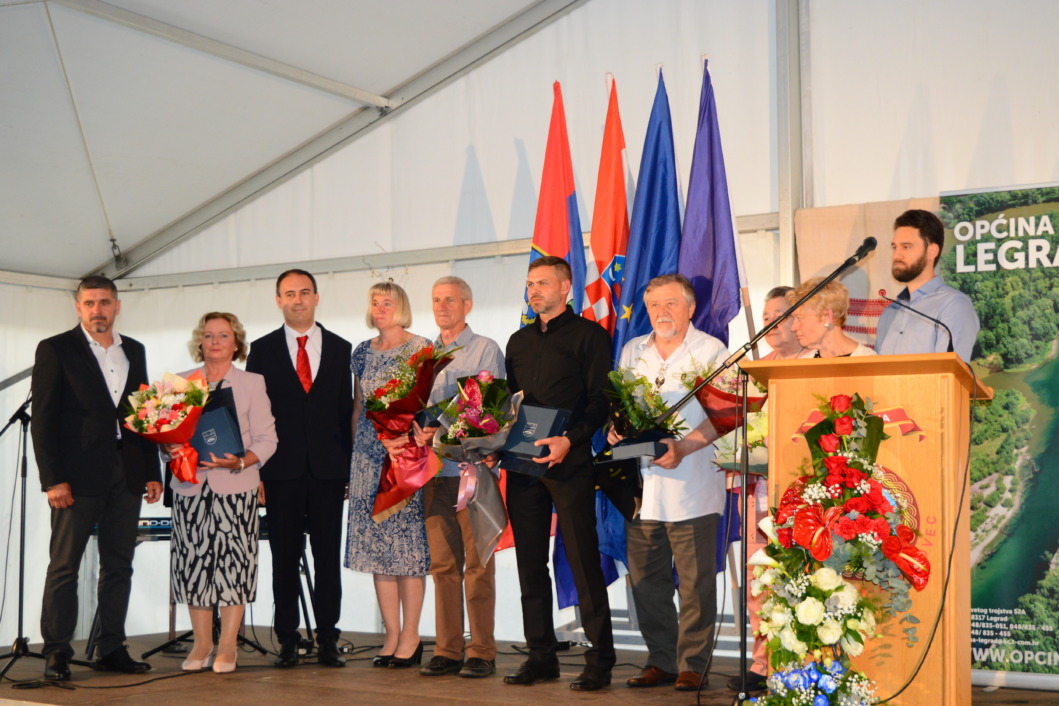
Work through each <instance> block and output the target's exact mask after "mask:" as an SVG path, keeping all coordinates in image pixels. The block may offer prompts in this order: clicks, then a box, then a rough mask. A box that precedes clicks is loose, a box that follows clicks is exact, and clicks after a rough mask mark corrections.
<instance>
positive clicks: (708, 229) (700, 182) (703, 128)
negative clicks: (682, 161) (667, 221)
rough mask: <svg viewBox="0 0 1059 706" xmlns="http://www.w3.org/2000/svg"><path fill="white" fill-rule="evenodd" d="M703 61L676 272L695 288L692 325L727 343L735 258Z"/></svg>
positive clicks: (735, 295)
mask: <svg viewBox="0 0 1059 706" xmlns="http://www.w3.org/2000/svg"><path fill="white" fill-rule="evenodd" d="M708 64H709V62H707V64H706V65H705V66H704V67H703V75H702V96H701V97H700V98H699V127H698V131H697V132H696V134H695V151H694V153H693V154H692V158H691V177H690V178H689V179H688V200H687V211H686V212H685V213H684V233H683V238H682V240H681V243H680V265H679V268H678V271H679V272H680V274H682V275H684V276H685V277H687V278H688V279H689V280H691V284H692V285H693V286H694V287H695V299H696V302H697V306H696V308H695V315H694V317H693V318H692V323H693V324H694V326H695V328H697V329H699V330H700V331H704V332H706V333H708V334H710V335H711V336H714V337H716V338H719V339H720V340H721V341H722V342H723V343H724V344H725V345H728V322H730V321H731V320H732V319H733V318H735V316H736V314H738V313H739V262H738V260H737V256H736V250H735V233H734V231H733V228H732V207H731V203H730V202H729V200H728V179H727V177H726V176H725V173H724V154H723V153H722V152H721V133H720V130H719V129H718V127H717V106H716V104H715V103H714V100H713V84H712V83H711V82H710V72H709V68H708ZM633 214H634V215H635V211H634V212H633Z"/></svg>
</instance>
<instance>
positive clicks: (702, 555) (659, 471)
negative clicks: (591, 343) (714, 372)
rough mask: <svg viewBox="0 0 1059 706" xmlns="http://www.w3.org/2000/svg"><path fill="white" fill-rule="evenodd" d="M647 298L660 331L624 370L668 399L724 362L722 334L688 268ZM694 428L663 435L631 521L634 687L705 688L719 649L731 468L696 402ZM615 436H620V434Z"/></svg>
mask: <svg viewBox="0 0 1059 706" xmlns="http://www.w3.org/2000/svg"><path fill="white" fill-rule="evenodd" d="M644 304H645V305H646V306H647V313H648V316H649V317H650V319H651V328H652V332H651V333H650V334H648V335H646V336H640V337H639V338H634V339H633V340H631V341H629V342H628V343H626V344H625V347H624V348H623V349H622V352H621V358H620V362H619V367H620V368H623V369H625V368H628V369H632V370H633V371H634V372H635V373H636V374H637V375H642V376H645V377H646V378H647V379H648V380H651V381H653V382H654V384H655V388H656V390H657V391H658V392H659V393H660V394H661V395H662V398H663V399H664V400H665V402H666V403H667V404H673V403H674V402H676V401H677V400H679V399H680V398H681V397H683V396H684V395H685V394H686V393H687V391H688V390H687V389H686V388H685V386H684V384H683V381H682V379H681V374H682V373H691V374H692V375H693V372H694V371H695V370H697V369H698V370H702V369H705V368H708V367H710V366H711V365H713V364H716V363H720V362H723V361H724V360H725V359H726V358H727V357H728V351H727V350H725V347H724V344H722V343H721V342H720V341H719V340H717V339H716V338H714V337H713V336H710V335H708V334H705V333H703V332H702V331H699V330H697V329H696V328H695V327H693V326H692V325H691V317H692V315H693V314H694V312H695V290H694V289H693V288H692V286H691V283H690V282H689V281H688V280H687V278H686V277H684V276H683V275H675V274H674V275H661V276H659V277H655V278H654V279H653V280H651V281H650V282H649V283H648V285H647V289H646V291H645V292H644ZM679 415H680V416H681V417H682V419H683V423H684V427H685V431H684V435H683V437H682V438H680V439H672V440H670V439H666V440H663V442H662V443H664V444H665V445H666V446H668V447H669V448H668V450H667V451H666V453H665V454H663V455H662V456H660V457H658V458H656V459H654V460H653V461H652V462H651V465H650V466H649V467H647V468H646V469H644V470H643V501H642V505H641V509H640V514H639V516H638V517H637V518H636V519H634V520H633V521H632V522H629V523H628V525H627V526H626V540H627V543H628V553H629V574H630V576H631V579H632V592H633V599H634V602H635V605H636V613H637V616H638V618H639V621H640V632H641V634H642V635H643V638H644V642H646V643H647V649H648V658H647V666H646V667H645V668H644V670H643V672H642V673H641V674H640V675H639V676H637V677H633V678H632V679H629V680H628V682H627V684H628V685H629V686H633V687H647V686H659V685H663V684H675V688H676V689H677V690H678V691H694V690H696V689H698V688H699V683H700V681H701V680H702V679H703V672H704V671H705V669H706V666H707V664H708V662H709V658H710V651H711V649H712V647H713V630H714V622H715V620H716V616H717V596H716V546H717V525H718V520H719V518H720V514H721V512H722V510H723V509H724V493H725V489H724V474H723V473H719V472H718V471H717V469H716V468H715V467H714V466H713V464H712V463H711V461H712V460H713V446H712V443H713V441H714V440H716V438H717V433H716V431H715V430H714V428H713V425H712V424H710V422H709V420H708V419H707V417H706V414H705V412H704V411H703V410H702V407H701V406H700V405H699V403H698V402H697V401H695V400H692V401H691V402H690V403H688V404H686V405H685V406H684V407H683V408H682V409H681V410H680V412H679ZM610 438H611V441H612V442H613V441H616V440H617V438H618V437H617V436H616V435H615V434H614V432H613V431H612V432H611V437H610ZM674 565H675V566H676V571H677V576H678V578H679V583H680V588H679V590H680V614H679V616H678V614H677V610H676V608H675V606H674V605H673V592H674V591H675V590H676V586H675V585H674V583H675V582H674V580H673V567H674Z"/></svg>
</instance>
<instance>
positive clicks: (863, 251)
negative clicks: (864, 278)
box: [853, 235, 879, 262]
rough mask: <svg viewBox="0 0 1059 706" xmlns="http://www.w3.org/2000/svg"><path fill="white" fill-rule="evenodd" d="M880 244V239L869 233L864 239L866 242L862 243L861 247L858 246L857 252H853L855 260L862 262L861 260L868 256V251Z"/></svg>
mask: <svg viewBox="0 0 1059 706" xmlns="http://www.w3.org/2000/svg"><path fill="white" fill-rule="evenodd" d="M878 244H879V241H878V240H876V239H875V238H873V237H871V236H870V235H869V236H868V237H867V238H865V239H864V242H863V243H861V244H860V247H859V248H857V252H855V253H853V258H854V259H853V261H854V262H860V261H861V260H863V259H864V258H865V257H867V256H868V253H870V252H871V251H872V250H874V249H875V246H876V245H878Z"/></svg>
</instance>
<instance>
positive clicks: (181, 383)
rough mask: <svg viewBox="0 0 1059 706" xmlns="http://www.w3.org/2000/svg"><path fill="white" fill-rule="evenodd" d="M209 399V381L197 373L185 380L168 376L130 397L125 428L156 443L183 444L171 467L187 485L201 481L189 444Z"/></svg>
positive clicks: (193, 452) (196, 454)
mask: <svg viewBox="0 0 1059 706" xmlns="http://www.w3.org/2000/svg"><path fill="white" fill-rule="evenodd" d="M209 396H210V393H209V387H208V386H207V384H206V378H205V377H204V376H203V374H202V371H201V370H196V371H195V372H194V373H192V374H191V375H188V376H187V377H186V378H182V377H180V376H179V375H174V374H172V373H165V374H164V375H162V379H161V380H158V381H156V382H155V383H154V384H153V385H140V389H139V390H137V391H136V392H134V393H132V394H131V395H129V398H128V399H129V404H128V405H127V406H126V409H127V410H128V412H129V414H128V416H126V417H125V427H126V428H127V429H129V430H131V431H134V432H136V433H137V434H139V435H140V436H142V437H143V438H145V439H147V440H148V441H153V442H154V443H156V444H180V445H181V447H180V449H179V450H178V451H177V452H176V453H175V454H172V455H171V459H170V461H169V468H170V470H172V472H173V475H174V476H175V477H176V478H177V480H180V481H183V482H185V483H198V482H199V481H198V479H197V478H196V477H195V470H196V469H197V468H198V466H199V454H198V452H197V451H195V449H193V448H191V444H190V443H188V442H189V441H190V440H191V436H192V434H194V433H195V427H196V425H198V423H199V417H200V416H202V408H203V407H204V406H205V405H206V401H207V400H208V399H209Z"/></svg>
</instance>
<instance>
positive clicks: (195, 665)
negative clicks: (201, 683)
mask: <svg viewBox="0 0 1059 706" xmlns="http://www.w3.org/2000/svg"><path fill="white" fill-rule="evenodd" d="M211 662H213V653H212V652H211V653H209V654H208V655H206V657H205V658H203V659H185V660H184V661H183V662H182V663H181V665H180V668H181V669H182V670H184V671H185V672H197V671H199V670H202V669H209V668H210V663H211Z"/></svg>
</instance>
